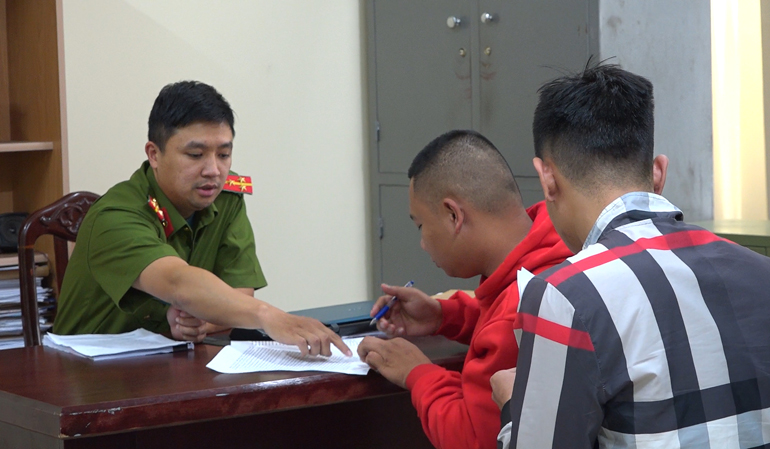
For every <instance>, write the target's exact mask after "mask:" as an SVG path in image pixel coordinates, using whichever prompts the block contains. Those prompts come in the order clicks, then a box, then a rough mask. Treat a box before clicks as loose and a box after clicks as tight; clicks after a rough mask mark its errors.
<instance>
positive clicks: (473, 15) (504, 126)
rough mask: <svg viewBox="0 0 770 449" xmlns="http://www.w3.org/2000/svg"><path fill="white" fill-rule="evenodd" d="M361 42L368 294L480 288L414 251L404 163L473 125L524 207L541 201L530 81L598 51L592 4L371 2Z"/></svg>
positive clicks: (548, 0) (576, 66) (575, 0)
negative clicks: (370, 234)
mask: <svg viewBox="0 0 770 449" xmlns="http://www.w3.org/2000/svg"><path fill="white" fill-rule="evenodd" d="M367 38H368V40H367V68H368V76H367V77H368V92H369V109H368V118H369V124H370V126H371V132H370V139H369V147H370V149H371V151H370V161H371V164H370V166H371V168H370V173H371V189H372V190H371V198H372V221H373V225H374V227H375V232H374V242H373V251H372V252H373V257H374V261H373V267H374V269H373V273H374V285H375V294H379V284H380V282H388V283H393V284H403V283H405V282H406V281H407V280H409V279H414V280H415V281H416V283H417V284H416V286H418V287H420V288H421V289H423V290H425V291H426V292H428V293H435V292H438V291H444V290H446V289H448V288H450V287H451V288H465V289H472V288H475V286H477V285H478V279H471V280H458V279H449V278H448V277H446V275H445V274H444V273H443V271H441V270H439V269H438V268H436V267H435V266H434V265H433V264H432V263H431V261H430V258H429V257H428V255H427V254H425V253H424V252H423V251H422V250H421V249H420V245H419V240H420V237H419V233H418V231H417V229H416V228H415V227H414V225H412V223H411V220H410V219H409V209H408V206H409V204H408V186H409V180H408V178H407V176H406V172H407V169H408V168H409V165H410V163H411V161H412V159H413V158H414V156H415V155H416V154H417V152H419V151H420V150H421V149H422V148H423V146H425V145H426V144H427V143H428V142H429V141H430V140H431V139H433V138H434V137H436V136H438V135H439V134H442V133H444V132H446V131H449V130H451V129H475V130H477V131H479V132H481V133H482V134H484V135H485V136H487V137H488V138H489V139H490V140H491V141H492V142H493V143H494V144H495V145H496V146H497V147H498V148H499V149H500V151H501V153H502V154H503V156H505V158H506V160H507V161H508V163H509V164H510V166H511V169H512V170H513V173H514V175H515V176H516V179H517V182H518V184H519V187H520V188H521V190H522V194H523V196H524V201H525V203H526V204H527V205H530V204H533V203H535V202H537V201H539V200H540V199H541V198H542V192H541V191H540V186H539V183H538V181H537V176H536V173H535V171H534V168H533V166H532V157H533V156H534V147H533V144H532V130H531V127H532V116H533V113H534V109H535V106H536V104H537V89H538V88H539V87H540V85H542V84H543V83H544V82H545V81H548V80H550V79H553V78H556V77H559V76H561V75H562V73H563V72H564V71H571V72H575V71H579V70H581V69H582V68H583V67H584V66H585V64H586V62H587V60H588V58H589V57H590V55H592V54H593V55H598V53H599V48H598V1H597V0H474V1H468V0H442V1H440V2H435V1H427V0H369V1H368V2H367Z"/></svg>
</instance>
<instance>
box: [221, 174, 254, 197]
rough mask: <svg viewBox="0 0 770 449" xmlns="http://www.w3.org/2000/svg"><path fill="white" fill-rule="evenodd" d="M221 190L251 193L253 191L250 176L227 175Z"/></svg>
mask: <svg viewBox="0 0 770 449" xmlns="http://www.w3.org/2000/svg"><path fill="white" fill-rule="evenodd" d="M222 190H227V191H228V192H235V193H248V194H249V195H251V194H252V193H253V189H252V187H251V176H239V175H228V176H227V180H225V186H224V187H223V188H222Z"/></svg>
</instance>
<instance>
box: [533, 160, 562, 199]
mask: <svg viewBox="0 0 770 449" xmlns="http://www.w3.org/2000/svg"><path fill="white" fill-rule="evenodd" d="M532 164H533V165H534V166H535V171H537V176H538V178H540V187H542V188H543V196H544V197H545V200H546V201H553V200H555V199H556V196H557V194H558V193H559V186H558V184H557V183H556V177H554V174H553V170H554V168H553V163H552V162H551V161H550V160H548V161H544V160H543V159H540V158H539V157H536V158H534V159H532Z"/></svg>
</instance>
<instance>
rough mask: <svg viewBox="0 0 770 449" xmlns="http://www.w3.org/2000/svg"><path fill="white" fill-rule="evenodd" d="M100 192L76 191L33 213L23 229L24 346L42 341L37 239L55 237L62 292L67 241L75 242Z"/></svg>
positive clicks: (20, 243) (21, 269)
mask: <svg viewBox="0 0 770 449" xmlns="http://www.w3.org/2000/svg"><path fill="white" fill-rule="evenodd" d="M97 199H99V195H97V194H95V193H91V192H72V193H69V194H67V195H64V196H63V197H62V198H60V199H59V200H57V201H56V202H54V203H52V204H50V205H48V206H46V207H44V208H42V209H40V210H38V211H35V212H33V213H31V214H30V215H29V216H28V217H27V219H26V220H25V221H24V223H23V224H22V226H21V230H20V231H19V280H20V281H21V320H22V328H23V330H24V346H38V345H40V344H42V339H41V335H40V314H39V311H38V307H37V306H38V302H37V288H36V286H35V242H36V241H37V239H38V238H39V237H41V236H43V235H52V236H53V239H54V257H55V260H56V265H55V268H54V270H53V271H54V274H55V280H56V287H57V290H56V294H57V295H58V294H60V293H61V284H62V279H64V272H65V270H66V269H67V263H68V262H69V248H68V247H67V242H74V241H75V239H76V238H77V236H78V230H79V229H80V223H81V222H82V221H83V217H85V216H86V212H88V209H90V208H91V205H92V204H93V203H94V201H96V200H97Z"/></svg>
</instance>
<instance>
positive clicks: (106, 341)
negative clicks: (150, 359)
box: [43, 329, 193, 360]
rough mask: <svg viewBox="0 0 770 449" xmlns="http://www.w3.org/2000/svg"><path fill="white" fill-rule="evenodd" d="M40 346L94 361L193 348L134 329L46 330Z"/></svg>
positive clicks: (183, 343)
mask: <svg viewBox="0 0 770 449" xmlns="http://www.w3.org/2000/svg"><path fill="white" fill-rule="evenodd" d="M43 346H48V347H51V348H55V349H59V350H63V351H67V352H71V353H74V354H77V355H81V356H84V357H88V358H91V359H94V360H105V359H110V358H119V357H133V356H138V355H149V354H159V353H164V352H173V351H177V350H189V349H192V348H193V344H192V342H181V341H176V340H172V339H170V338H167V337H164V336H163V335H160V334H156V333H153V332H150V331H148V330H146V329H137V330H135V331H131V332H125V333H122V334H82V335H57V334H52V333H50V332H49V333H47V334H45V336H44V337H43Z"/></svg>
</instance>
